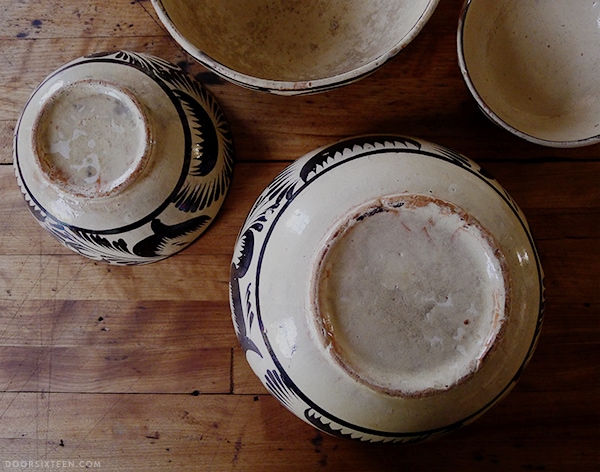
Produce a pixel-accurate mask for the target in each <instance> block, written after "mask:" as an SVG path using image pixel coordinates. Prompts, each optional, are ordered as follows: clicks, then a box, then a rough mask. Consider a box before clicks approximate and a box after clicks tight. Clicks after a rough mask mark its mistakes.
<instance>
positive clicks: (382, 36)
mask: <svg viewBox="0 0 600 472" xmlns="http://www.w3.org/2000/svg"><path fill="white" fill-rule="evenodd" d="M153 3H154V6H155V8H156V10H157V12H158V14H159V16H160V17H161V20H163V22H164V23H165V25H166V26H167V28H168V29H169V31H170V33H171V34H173V36H174V37H175V39H176V40H177V41H179V42H180V43H181V45H182V46H183V47H184V48H185V49H187V50H188V52H190V53H191V54H192V55H193V56H195V57H196V58H198V59H199V60H200V61H201V62H203V63H204V64H205V65H209V66H211V67H213V68H215V69H216V70H217V72H221V73H222V74H224V75H226V76H228V75H229V76H234V78H236V79H238V80H241V81H245V80H247V79H246V78H244V77H242V76H248V77H251V78H257V79H262V80H267V81H276V82H294V83H297V82H302V81H305V82H307V81H315V80H319V79H326V78H330V77H335V76H340V75H344V74H347V73H351V72H353V71H357V70H358V72H357V74H360V72H362V70H361V69H363V68H367V69H369V68H372V67H374V66H376V65H377V64H378V62H379V61H381V60H382V58H383V59H385V58H387V57H388V56H389V55H390V54H394V53H396V52H398V51H399V50H400V49H401V48H402V47H403V46H404V45H406V44H407V43H408V42H409V41H410V40H412V38H413V37H414V36H415V35H416V34H417V33H418V31H419V30H420V29H421V28H422V26H423V24H424V23H425V21H426V20H427V19H428V18H429V16H430V14H431V13H432V11H433V9H434V8H435V6H436V4H437V0H370V1H368V2H365V1H363V0H329V1H320V0H319V1H315V0H311V1H306V2H290V1H289V0H276V1H272V0H247V1H239V0H236V1H232V0H228V1H223V0H207V1H203V2H193V1H190V0H153ZM300 87H302V86H300Z"/></svg>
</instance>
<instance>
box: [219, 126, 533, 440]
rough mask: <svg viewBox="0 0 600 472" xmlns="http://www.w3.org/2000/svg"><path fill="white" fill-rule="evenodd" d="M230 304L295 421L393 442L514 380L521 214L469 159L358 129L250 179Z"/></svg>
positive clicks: (524, 300)
mask: <svg viewBox="0 0 600 472" xmlns="http://www.w3.org/2000/svg"><path fill="white" fill-rule="evenodd" d="M230 302H231V310H232V319H233V322H234V325H235V329H236V334H237V336H238V339H239V341H240V343H241V345H242V348H243V349H244V351H245V353H246V359H247V360H248V363H249V364H250V366H251V367H252V369H253V370H254V372H255V373H256V375H257V376H258V377H259V378H260V379H261V381H262V382H263V384H264V385H265V386H266V388H267V389H268V390H269V391H270V392H271V393H272V394H273V395H274V396H275V397H276V398H277V399H278V400H279V401H280V402H281V403H282V404H283V405H284V406H286V407H287V408H288V409H290V410H291V411H292V412H293V413H294V414H296V415H297V416H298V417H299V418H301V419H303V420H304V421H306V422H308V423H309V424H312V425H313V426H315V427H316V428H318V429H320V430H322V431H325V432H327V433H330V434H333V435H336V436H340V437H346V438H352V439H357V440H360V441H374V442H397V443H409V442H417V441H422V440H425V439H429V438H433V437H436V436H439V435H441V434H444V433H447V432H450V431H453V430H455V429H456V428H459V427H461V426H463V425H465V424H467V423H469V422H471V421H473V420H474V419H476V418H477V417H479V416H480V415H481V414H483V413H484V412H486V411H487V410H488V409H489V408H491V407H492V406H493V405H494V404H496V403H497V402H498V401H499V400H500V399H501V398H503V397H504V396H505V395H506V394H507V393H508V392H509V391H510V389H511V388H512V387H513V386H514V385H515V383H516V381H517V379H518V378H519V376H520V374H521V372H522V370H523V368H524V366H525V364H526V363H527V361H528V360H529V358H530V357H531V355H532V353H533V350H534V348H535V345H536V341H537V337H538V335H539V331H540V328H541V321H542V312H543V285H542V270H541V267H540V263H539V260H538V257H537V253H536V251H535V248H534V246H533V241H532V238H531V235H530V233H529V230H528V227H527V223H526V221H525V218H524V216H523V214H522V213H521V211H520V210H519V208H518V207H517V205H516V204H515V203H514V201H513V200H512V199H511V198H510V196H509V195H508V194H507V193H506V191H505V190H504V189H503V188H502V187H501V186H500V185H499V184H498V183H497V182H495V181H494V180H493V179H491V178H490V177H488V176H487V175H486V174H485V173H484V172H483V171H482V170H481V169H480V168H479V166H477V165H476V164H474V163H473V162H472V161H470V160H469V159H467V158H465V157H464V156H461V155H459V154H456V153H454V152H452V151H450V150H448V149H445V148H443V147H440V146H437V145H434V144H431V143H427V142H425V141H421V140H417V139H411V138H405V137H401V136H366V137H357V138H352V139H348V140H345V141H341V142H339V143H336V144H334V145H331V146H327V147H324V148H321V149H318V150H316V151H314V152H312V153H309V154H308V155H306V156H303V157H301V158H300V159H298V160H297V161H296V162H295V163H293V164H292V165H290V166H289V167H288V168H286V169H285V170H284V171H283V172H282V173H281V174H280V175H279V176H277V177H276V178H275V179H274V180H273V182H272V183H271V184H270V185H269V186H268V187H267V188H266V189H265V191H264V192H263V193H262V194H261V196H260V197H259V198H258V199H257V201H256V203H255V205H254V207H253V208H252V210H251V212H250V214H249V215H248V217H247V219H246V221H245V223H244V225H243V227H242V229H241V231H240V234H239V237H238V240H237V243H236V246H235V250H234V255H233V261H232V267H231V279H230Z"/></svg>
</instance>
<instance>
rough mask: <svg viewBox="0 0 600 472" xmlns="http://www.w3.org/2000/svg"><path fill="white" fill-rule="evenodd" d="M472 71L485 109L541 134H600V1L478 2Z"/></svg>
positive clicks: (552, 137) (467, 27) (469, 45)
mask: <svg viewBox="0 0 600 472" xmlns="http://www.w3.org/2000/svg"><path fill="white" fill-rule="evenodd" d="M463 51H464V61H465V67H466V72H467V73H468V75H469V77H470V80H471V81H472V83H473V86H474V88H475V89H476V91H477V93H478V94H479V95H480V97H481V100H482V101H483V104H484V107H485V106H487V107H489V108H491V110H492V112H494V113H495V114H496V115H497V116H498V117H499V118H500V119H501V120H502V121H504V122H505V123H506V124H507V125H509V126H511V127H513V128H514V129H516V130H517V131H519V132H522V133H525V134H527V135H529V136H532V137H533V138H537V139H542V140H548V141H557V142H569V141H578V140H585V139H590V138H593V137H598V136H600V80H599V79H598V77H600V61H599V60H598V54H599V51H600V1H596V0H593V1H591V0H578V1H577V2H566V1H564V0H544V1H543V2H540V1H539V0H501V1H486V0H474V1H473V2H472V3H471V4H470V6H469V10H468V12H467V15H466V18H465V23H464V37H463Z"/></svg>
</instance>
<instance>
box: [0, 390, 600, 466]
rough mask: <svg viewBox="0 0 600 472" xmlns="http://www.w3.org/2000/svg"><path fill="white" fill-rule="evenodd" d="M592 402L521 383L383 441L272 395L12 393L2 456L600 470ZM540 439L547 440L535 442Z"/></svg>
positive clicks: (113, 462) (1, 435)
mask: <svg viewBox="0 0 600 472" xmlns="http://www.w3.org/2000/svg"><path fill="white" fill-rule="evenodd" d="M541 399H544V401H543V403H542V402H540V400H541ZM582 399H584V401H581V400H582ZM594 401H595V397H594V396H593V395H592V394H591V393H590V394H588V395H586V396H581V395H573V394H568V393H567V394H561V395H560V396H556V395H555V396H552V401H548V398H547V394H546V393H533V394H532V393H525V392H516V391H515V392H513V393H511V394H510V395H509V396H508V397H507V398H506V399H505V400H504V401H503V402H502V403H501V404H500V405H499V406H497V407H496V408H494V409H493V410H492V411H491V412H489V413H487V414H486V415H485V416H484V417H483V418H480V419H479V420H477V422H475V423H474V424H473V425H470V426H467V427H466V428H464V429H462V430H461V431H458V432H456V433H453V434H451V435H449V436H447V437H445V438H442V439H439V440H436V441H434V442H429V443H426V444H421V445H413V446H396V447H382V446H380V445H369V444H356V443H352V442H349V441H346V440H340V439H337V438H333V437H329V436H326V435H322V434H320V433H317V432H316V431H315V430H314V429H312V428H311V427H310V426H308V425H306V424H305V423H303V422H302V421H300V420H299V419H297V418H295V417H294V416H292V415H291V413H289V412H287V411H286V410H285V409H284V408H283V407H282V406H280V405H279V404H278V403H277V402H276V401H275V400H274V399H273V398H271V397H270V396H252V395H199V396H192V395H143V394H142V395H126V394H117V395H111V394H107V395H93V396H89V395H70V394H57V393H50V394H34V393H20V394H19V393H6V394H4V395H3V396H2V398H0V412H2V417H3V420H4V421H2V422H0V451H1V452H2V460H3V461H4V460H9V461H29V460H32V461H34V460H56V461H58V460H60V461H62V460H66V461H69V460H74V461H76V464H77V463H78V461H80V460H82V461H91V462H92V464H93V462H97V463H99V464H98V467H97V468H101V469H105V470H123V471H146V472H147V471H153V470H157V471H158V470H160V471H163V470H190V471H191V470H193V471H198V470H211V471H231V470H238V469H239V470H269V471H271V470H272V471H284V470H287V471H292V472H294V471H299V472H300V471H302V472H304V471H306V470H328V471H347V470H360V471H381V470H396V469H397V467H398V465H399V464H401V465H402V467H403V468H406V469H407V470H421V469H423V470H428V471H447V470H449V469H450V470H492V469H498V470H556V471H567V470H593V468H594V467H595V465H597V454H596V453H592V452H591V451H593V450H594V444H595V441H596V440H597V438H598V436H597V427H596V424H597V423H595V421H597V419H598V408H597V407H596V408H592V409H591V410H590V406H591V405H593V403H594ZM542 404H543V406H541V405H542ZM523 410H526V411H528V412H529V413H528V414H527V415H523V414H520V412H522V411H523ZM14 424H20V425H22V427H21V428H15V427H14V426H12V425H14ZM565 429H567V430H568V431H569V435H568V436H565V435H564V431H565ZM481 437H485V441H484V442H483V443H482V442H481V441H480V440H478V438H481ZM290 438H294V439H293V440H290ZM539 442H543V443H544V444H545V446H546V447H544V448H543V449H542V448H535V447H534V445H535V444H538V443H539ZM440 457H443V458H444V460H440ZM292 458H294V460H292ZM2 465H4V463H3V464H2Z"/></svg>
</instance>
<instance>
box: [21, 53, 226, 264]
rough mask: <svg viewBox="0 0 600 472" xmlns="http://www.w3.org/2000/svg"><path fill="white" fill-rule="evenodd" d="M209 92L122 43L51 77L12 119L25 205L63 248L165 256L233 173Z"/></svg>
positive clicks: (131, 257)
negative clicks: (16, 118)
mask: <svg viewBox="0 0 600 472" xmlns="http://www.w3.org/2000/svg"><path fill="white" fill-rule="evenodd" d="M232 159H233V156H232V140H231V134H230V131H229V127H228V125H227V122H226V121H225V118H224V116H223V113H222V112H221V109H220V107H219V105H218V104H217V102H216V101H215V100H214V98H213V97H212V96H211V95H210V94H209V93H208V91H207V90H206V89H205V88H204V87H203V86H202V85H201V84H200V83H198V82H197V81H195V80H194V79H193V78H191V77H190V76H188V75H186V74H185V73H184V72H183V71H182V70H181V69H180V68H178V67H176V66H174V65H172V64H170V63H169V62H166V61H164V60H162V59H159V58H157V57H153V56H149V55H145V54H138V53H134V52H128V51H117V52H113V53H100V54H96V55H92V56H87V57H83V58H79V59H76V60H74V61H73V62H70V63H68V64H66V65H64V66H63V67H61V68H60V69H58V70H57V71H55V72H54V73H52V74H51V75H50V76H48V77H47V78H46V79H45V80H44V81H43V82H42V83H41V84H40V85H39V87H38V88H37V89H36V90H35V91H34V92H33V94H32V95H31V97H30V99H29V101H28V102H27V104H26V105H25V107H24V109H23V112H22V114H21V117H20V119H19V121H18V124H17V127H16V130H15V140H14V167H15V173H16V176H17V180H18V183H19V185H20V187H21V190H22V192H23V195H24V197H25V200H26V201H27V203H28V205H29V210H31V213H32V214H33V215H34V216H35V217H36V219H37V220H38V222H39V223H40V224H41V225H42V226H43V227H44V228H45V229H46V230H48V231H49V232H50V234H52V235H53V236H55V237H56V238H57V239H58V240H59V241H61V242H62V243H63V244H64V245H66V246H67V247H68V248H70V249H72V250H74V251H76V252H78V253H80V254H82V255H84V256H87V257H89V258H92V259H97V260H103V261H106V262H110V263H114V264H144V263H149V262H154V261H158V260H160V259H164V258H165V257H168V256H170V255H172V254H174V253H176V252H178V251H180V250H182V249H183V248H185V247H187V246H188V245H189V244H190V243H192V242H193V241H194V240H195V239H196V238H197V237H198V236H200V234H201V233H202V232H204V230H205V229H206V228H207V227H208V225H209V224H210V223H211V222H212V221H213V220H214V218H215V217H216V215H217V212H218V211H219V208H220V207H221V204H222V203H223V200H224V198H225V195H226V193H227V190H228V187H229V183H230V180H231V175H232V167H233V162H232Z"/></svg>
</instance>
